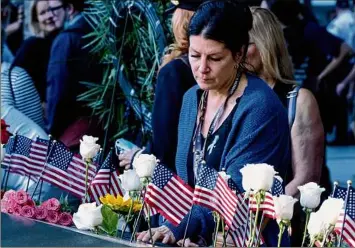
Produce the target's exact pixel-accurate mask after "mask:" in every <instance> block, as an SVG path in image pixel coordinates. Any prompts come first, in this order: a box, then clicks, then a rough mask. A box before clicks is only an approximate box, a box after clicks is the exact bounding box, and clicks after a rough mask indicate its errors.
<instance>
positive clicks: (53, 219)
mask: <svg viewBox="0 0 355 248" xmlns="http://www.w3.org/2000/svg"><path fill="white" fill-rule="evenodd" d="M58 220H59V213H58V212H57V211H53V210H48V215H47V218H46V221H48V222H50V223H57V222H58Z"/></svg>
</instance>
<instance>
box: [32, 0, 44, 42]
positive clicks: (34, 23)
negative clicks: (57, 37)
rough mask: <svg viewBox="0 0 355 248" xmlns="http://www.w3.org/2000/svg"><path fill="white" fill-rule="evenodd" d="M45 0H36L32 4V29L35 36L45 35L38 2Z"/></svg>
mask: <svg viewBox="0 0 355 248" xmlns="http://www.w3.org/2000/svg"><path fill="white" fill-rule="evenodd" d="M39 1H44V0H34V1H33V2H32V5H31V16H30V30H31V31H32V33H33V34H34V35H35V36H39V37H43V36H44V33H43V30H41V28H40V26H39V22H38V18H37V16H38V13H37V3H38V2H39Z"/></svg>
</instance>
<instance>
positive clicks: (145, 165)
mask: <svg viewBox="0 0 355 248" xmlns="http://www.w3.org/2000/svg"><path fill="white" fill-rule="evenodd" d="M155 166H157V158H156V157H155V156H154V155H150V154H140V155H139V156H136V157H135V158H134V160H133V168H134V169H136V172H137V174H138V176H139V177H141V178H142V177H152V176H153V171H154V169H155Z"/></svg>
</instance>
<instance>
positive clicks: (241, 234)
mask: <svg viewBox="0 0 355 248" xmlns="http://www.w3.org/2000/svg"><path fill="white" fill-rule="evenodd" d="M246 225H247V224H244V225H243V226H240V227H239V228H237V229H236V230H234V231H231V232H230V235H231V237H232V240H233V242H234V245H235V246H236V247H246V246H247V244H246V243H247V241H248V238H249V237H250V229H249V226H247V228H245V226H246ZM245 231H246V234H245ZM255 235H256V237H258V235H259V227H258V228H256V234H255ZM259 239H260V242H259V244H260V245H263V244H264V239H263V237H262V236H261V235H259ZM243 241H244V242H243ZM252 246H253V245H252Z"/></svg>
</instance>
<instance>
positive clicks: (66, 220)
mask: <svg viewBox="0 0 355 248" xmlns="http://www.w3.org/2000/svg"><path fill="white" fill-rule="evenodd" d="M72 222H73V217H72V216H71V214H69V213H66V212H64V213H61V214H60V216H59V222H58V223H59V224H60V225H63V226H70V225H71V223H72Z"/></svg>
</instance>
